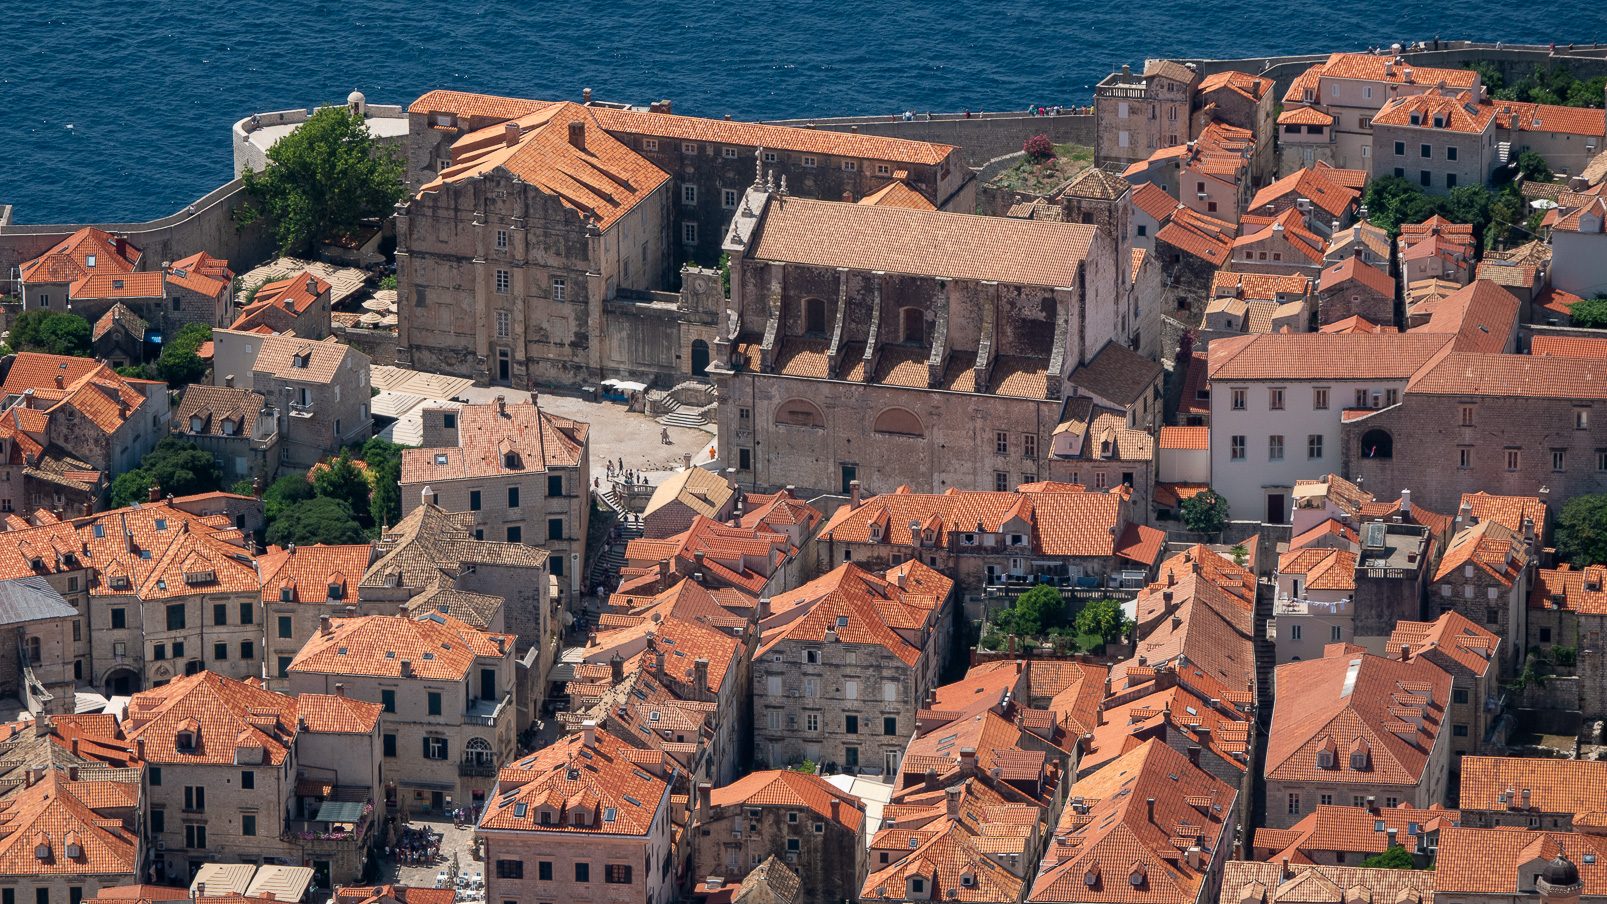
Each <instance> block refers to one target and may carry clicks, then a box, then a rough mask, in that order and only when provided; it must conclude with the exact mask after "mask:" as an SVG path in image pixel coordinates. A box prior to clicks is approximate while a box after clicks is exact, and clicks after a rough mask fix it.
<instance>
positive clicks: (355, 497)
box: [312, 449, 374, 528]
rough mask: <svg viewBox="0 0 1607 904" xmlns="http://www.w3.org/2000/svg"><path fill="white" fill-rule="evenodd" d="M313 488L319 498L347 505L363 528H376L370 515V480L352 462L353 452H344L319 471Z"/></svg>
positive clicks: (314, 478)
mask: <svg viewBox="0 0 1607 904" xmlns="http://www.w3.org/2000/svg"><path fill="white" fill-rule="evenodd" d="M312 487H313V492H315V493H317V494H318V495H319V496H322V497H324V498H326V499H334V500H337V501H339V502H343V503H345V504H346V507H347V508H348V509H351V511H352V514H353V515H354V516H355V517H356V518H357V521H358V523H359V524H362V525H363V527H365V528H366V527H373V526H374V520H373V517H372V516H371V514H370V513H369V500H368V497H369V494H370V488H369V486H368V480H367V479H366V478H365V477H364V476H363V472H362V471H361V470H358V468H357V465H356V463H354V462H353V461H352V455H351V450H349V449H348V450H343V451H342V452H341V453H340V455H339V456H338V457H337V458H335V459H334V460H332V461H330V462H329V466H328V467H326V468H324V469H323V470H321V471H319V472H318V474H317V475H316V476H315V477H313V481H312Z"/></svg>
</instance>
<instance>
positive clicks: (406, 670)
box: [402, 659, 413, 678]
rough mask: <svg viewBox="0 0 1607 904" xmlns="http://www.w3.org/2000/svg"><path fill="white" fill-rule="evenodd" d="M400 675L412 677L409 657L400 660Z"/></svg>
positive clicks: (411, 663) (411, 665)
mask: <svg viewBox="0 0 1607 904" xmlns="http://www.w3.org/2000/svg"><path fill="white" fill-rule="evenodd" d="M402 677H403V678H411V677H413V660H411V659H404V660H402Z"/></svg>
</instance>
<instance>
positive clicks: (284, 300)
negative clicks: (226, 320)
mask: <svg viewBox="0 0 1607 904" xmlns="http://www.w3.org/2000/svg"><path fill="white" fill-rule="evenodd" d="M328 292H329V283H327V282H325V281H323V280H321V279H319V278H318V277H316V276H314V275H313V274H312V273H310V272H308V271H306V270H303V271H301V272H299V273H296V274H294V275H292V276H289V277H287V278H285V279H280V280H275V281H274V282H268V283H263V284H262V285H261V286H259V287H258V288H257V294H255V295H253V296H252V297H251V303H250V304H248V305H246V306H245V307H244V308H243V309H241V311H240V316H238V317H236V318H235V320H234V323H233V324H232V325H231V326H230V327H229V329H231V330H249V329H251V328H252V327H254V326H256V325H258V324H259V323H261V322H262V315H263V312H264V311H266V310H267V309H269V308H277V309H279V310H281V311H283V312H285V313H286V314H288V315H289V316H291V317H298V316H300V315H301V314H303V313H305V312H306V310H307V309H308V308H310V307H312V306H313V305H314V304H316V303H317V302H318V299H320V298H323V297H324V296H325V295H326V294H328Z"/></svg>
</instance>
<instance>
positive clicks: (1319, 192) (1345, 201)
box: [1245, 166, 1389, 269]
mask: <svg viewBox="0 0 1607 904" xmlns="http://www.w3.org/2000/svg"><path fill="white" fill-rule="evenodd" d="M1332 172H1334V170H1333V169H1331V168H1329V167H1316V166H1309V167H1301V168H1300V169H1298V170H1296V171H1294V172H1292V173H1290V174H1289V175H1287V176H1284V177H1283V178H1282V179H1279V180H1278V181H1276V182H1274V183H1272V184H1271V185H1268V186H1267V187H1266V188H1263V189H1261V190H1260V191H1259V192H1256V195H1255V197H1254V198H1252V199H1250V206H1249V208H1248V209H1246V211H1245V212H1246V213H1252V214H1256V215H1258V216H1277V215H1278V214H1280V213H1283V212H1284V211H1285V210H1288V209H1289V208H1291V207H1293V208H1295V209H1296V210H1299V211H1300V212H1301V214H1303V215H1304V219H1305V226H1306V228H1307V229H1309V230H1311V231H1313V232H1316V233H1317V234H1319V235H1321V236H1323V237H1324V238H1327V239H1330V240H1332V239H1334V238H1335V231H1336V230H1337V229H1339V228H1341V227H1344V226H1348V225H1350V221H1351V218H1352V217H1354V216H1355V215H1356V210H1357V206H1358V205H1359V204H1360V202H1361V192H1360V191H1358V190H1356V189H1354V188H1351V187H1349V186H1348V185H1344V184H1342V183H1340V182H1337V181H1335V180H1334V179H1331V178H1329V175H1328V174H1329V173H1332ZM1385 250H1386V251H1387V250H1388V245H1386V246H1385ZM1388 257H1389V256H1388V255H1387V254H1386V255H1385V261H1384V264H1385V268H1386V269H1387V268H1388V265H1389V260H1388Z"/></svg>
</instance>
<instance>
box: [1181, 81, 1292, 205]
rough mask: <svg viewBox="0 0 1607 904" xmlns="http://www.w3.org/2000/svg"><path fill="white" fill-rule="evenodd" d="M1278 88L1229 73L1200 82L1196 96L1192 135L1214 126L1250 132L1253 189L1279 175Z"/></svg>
mask: <svg viewBox="0 0 1607 904" xmlns="http://www.w3.org/2000/svg"><path fill="white" fill-rule="evenodd" d="M1276 84H1277V83H1276V82H1275V81H1273V80H1272V79H1270V78H1266V77H1264V76H1259V75H1251V74H1249V73H1248V72H1235V71H1233V70H1231V69H1230V70H1227V71H1225V72H1216V73H1212V74H1211V75H1208V76H1206V77H1205V78H1203V79H1201V80H1200V84H1199V87H1198V88H1197V89H1196V90H1195V92H1194V102H1193V106H1194V114H1193V119H1194V126H1193V128H1192V129H1190V132H1189V134H1191V135H1199V134H1201V133H1202V132H1203V131H1204V130H1205V128H1206V126H1208V125H1209V124H1210V123H1212V122H1224V123H1227V124H1228V125H1230V126H1234V127H1235V128H1240V129H1244V130H1246V131H1248V132H1249V133H1250V137H1251V140H1252V141H1254V142H1255V144H1254V152H1253V153H1252V155H1251V160H1250V183H1251V185H1252V186H1257V187H1259V186H1262V185H1266V184H1268V183H1270V182H1271V181H1272V178H1273V175H1274V173H1275V172H1276V171H1277V165H1278V160H1277V155H1276V153H1275V152H1274V145H1275V143H1276V141H1277V121H1276V119H1274V117H1273V110H1274V108H1275V107H1276V106H1277V99H1276V97H1275V96H1274V95H1273V93H1272V89H1273V88H1274V87H1275V86H1276Z"/></svg>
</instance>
